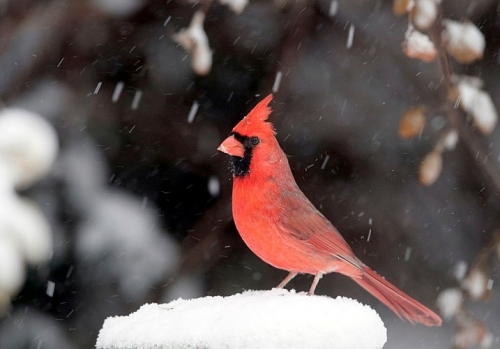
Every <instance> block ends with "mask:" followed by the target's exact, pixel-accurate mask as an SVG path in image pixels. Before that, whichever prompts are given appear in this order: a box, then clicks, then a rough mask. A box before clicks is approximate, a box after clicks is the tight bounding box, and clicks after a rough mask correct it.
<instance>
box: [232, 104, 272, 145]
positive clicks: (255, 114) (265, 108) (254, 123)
mask: <svg viewBox="0 0 500 349" xmlns="http://www.w3.org/2000/svg"><path fill="white" fill-rule="evenodd" d="M272 99H273V95H272V94H269V95H268V96H267V97H266V98H264V99H263V100H261V101H260V102H259V103H258V104H257V105H256V106H255V107H254V108H253V109H252V110H251V111H250V113H248V114H247V116H245V117H244V118H243V120H241V121H240V122H239V123H238V124H237V125H236V126H235V127H234V128H233V132H237V133H239V134H241V135H243V136H251V135H254V134H265V135H274V134H275V133H276V132H275V131H274V126H273V124H272V123H270V122H269V121H266V120H267V118H268V117H269V115H270V114H271V111H272V109H271V107H269V103H270V102H271V101H272Z"/></svg>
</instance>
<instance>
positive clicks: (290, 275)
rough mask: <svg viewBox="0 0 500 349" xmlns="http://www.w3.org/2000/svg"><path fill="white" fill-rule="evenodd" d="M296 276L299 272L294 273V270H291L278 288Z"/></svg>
mask: <svg viewBox="0 0 500 349" xmlns="http://www.w3.org/2000/svg"><path fill="white" fill-rule="evenodd" d="M296 276H297V273H294V272H293V271H291V272H290V274H288V276H287V277H286V278H285V279H284V280H283V281H281V282H280V284H279V285H278V286H277V287H276V288H283V287H285V286H286V284H287V283H289V282H290V280H292V279H293V278H294V277H296Z"/></svg>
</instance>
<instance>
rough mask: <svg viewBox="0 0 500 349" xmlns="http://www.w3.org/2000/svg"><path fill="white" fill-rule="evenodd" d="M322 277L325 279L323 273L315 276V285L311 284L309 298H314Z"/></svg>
mask: <svg viewBox="0 0 500 349" xmlns="http://www.w3.org/2000/svg"><path fill="white" fill-rule="evenodd" d="M322 277H323V274H322V273H317V274H316V275H314V280H313V283H312V284H311V288H310V289H309V292H307V294H308V295H309V296H312V295H313V294H314V290H315V289H316V286H318V282H319V280H320V279H321V278H322Z"/></svg>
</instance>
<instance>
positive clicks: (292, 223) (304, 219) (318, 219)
mask: <svg viewBox="0 0 500 349" xmlns="http://www.w3.org/2000/svg"><path fill="white" fill-rule="evenodd" d="M285 201H286V202H287V206H288V207H289V208H290V210H289V211H288V212H287V213H288V214H286V215H285V219H284V220H283V225H284V228H285V229H286V230H287V231H288V232H290V234H291V235H293V236H294V237H295V238H297V239H300V240H304V241H306V242H308V243H309V244H311V245H312V246H313V247H314V248H315V249H317V250H318V251H320V252H324V253H328V254H331V255H334V256H336V257H339V258H341V259H347V260H349V261H350V262H351V263H353V262H355V261H356V263H355V264H357V261H358V260H357V258H356V257H355V256H354V252H353V251H352V249H351V247H350V246H349V245H348V244H347V242H346V241H345V240H344V238H343V237H342V235H340V233H339V232H338V230H337V229H336V228H335V227H334V226H333V225H332V224H331V223H330V222H329V221H328V219H326V218H325V216H323V214H321V212H319V211H318V210H317V209H316V208H315V207H314V206H313V204H312V203H311V202H310V201H309V200H308V199H307V198H306V196H305V195H304V194H303V193H302V192H301V191H293V192H289V193H288V195H287V197H286V200H285Z"/></svg>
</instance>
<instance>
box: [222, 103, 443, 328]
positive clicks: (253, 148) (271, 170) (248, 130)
mask: <svg viewBox="0 0 500 349" xmlns="http://www.w3.org/2000/svg"><path fill="white" fill-rule="evenodd" d="M272 98H273V96H272V95H269V96H267V97H266V98H264V99H263V100H262V101H261V102H260V103H258V104H257V106H255V108H254V109H253V110H252V111H251V112H250V113H249V114H248V115H247V116H245V117H244V118H243V120H241V121H240V122H239V123H238V124H237V125H236V126H235V127H234V128H233V130H232V132H231V133H230V135H229V137H227V138H226V139H225V140H224V141H223V142H222V143H221V145H220V146H219V147H218V148H217V150H219V151H221V152H223V153H226V154H228V155H230V156H231V158H232V170H233V199H232V211H233V219H234V223H235V224H236V228H237V229H238V231H239V233H240V235H241V237H242V239H243V241H245V243H246V245H247V246H248V247H249V248H250V249H251V250H252V251H253V252H254V253H255V254H256V255H257V256H258V257H259V258H261V259H262V260H263V261H265V262H266V263H268V264H270V265H272V266H274V267H275V268H279V269H283V270H286V271H288V272H289V274H288V276H287V277H286V278H285V279H284V280H283V281H282V282H281V283H280V284H279V285H278V288H283V287H285V285H286V284H288V282H290V280H292V279H293V278H294V277H295V276H297V274H302V273H305V274H312V275H314V280H313V282H312V285H311V288H310V289H309V294H310V295H313V294H314V290H315V289H316V286H317V284H318V282H319V280H320V279H321V277H322V276H323V275H324V274H327V273H331V272H337V273H340V274H343V275H346V276H348V277H350V278H351V279H352V280H354V281H355V282H357V283H358V284H359V285H360V286H361V287H363V288H364V289H365V290H367V291H368V292H370V293H371V294H372V295H373V296H375V297H376V298H377V299H379V300H380V301H381V302H382V303H384V304H385V305H386V306H388V307H389V308H390V309H391V310H392V311H393V312H394V313H395V314H396V315H397V316H399V317H400V318H401V319H406V320H408V321H409V322H411V323H420V324H423V325H426V326H440V325H441V318H440V317H439V316H438V315H436V314H435V313H434V312H433V311H432V310H430V309H428V308H427V307H425V306H424V305H422V304H421V303H419V302H418V301H416V300H415V299H413V298H411V297H410V296H408V295H407V294H405V293H404V292H403V291H401V290H400V289H398V288H397V287H396V286H394V285H393V284H391V283H390V282H389V281H387V280H386V279H384V278H383V277H381V276H380V275H379V274H377V273H376V272H375V271H373V270H372V269H370V268H369V267H368V266H366V265H365V264H363V262H361V261H360V260H359V259H358V258H357V257H356V256H355V255H354V252H353V251H352V249H351V247H350V246H349V245H348V244H347V242H346V241H345V240H344V238H343V237H342V236H341V235H340V233H339V232H338V230H337V229H336V228H335V227H334V226H333V225H332V223H330V221H329V220H328V219H326V218H325V216H323V214H321V212H319V211H318V210H317V209H316V208H315V207H314V205H313V204H312V203H311V202H310V201H309V200H308V199H307V197H306V196H305V195H304V193H303V192H302V191H301V190H300V189H299V187H298V186H297V183H296V182H295V180H294V178H293V175H292V172H291V170H290V165H289V164H288V159H287V157H286V155H285V153H284V152H283V150H282V149H281V147H280V146H279V144H278V141H277V139H276V137H275V134H276V132H275V130H274V127H273V125H272V124H271V123H270V122H268V121H267V119H268V117H269V115H270V113H271V108H270V107H269V106H268V105H269V103H270V102H271V100H272Z"/></svg>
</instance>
